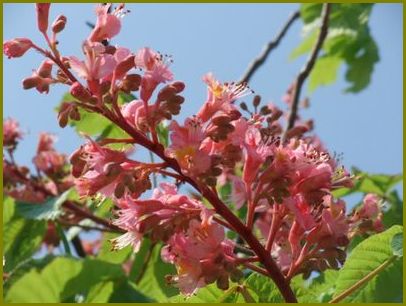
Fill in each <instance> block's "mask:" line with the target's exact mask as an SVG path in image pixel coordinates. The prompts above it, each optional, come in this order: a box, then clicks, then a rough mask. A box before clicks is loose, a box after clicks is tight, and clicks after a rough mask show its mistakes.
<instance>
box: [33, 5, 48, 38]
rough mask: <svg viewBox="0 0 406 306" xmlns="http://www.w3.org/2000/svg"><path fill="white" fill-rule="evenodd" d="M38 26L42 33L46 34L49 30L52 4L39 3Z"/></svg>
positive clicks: (37, 8)
mask: <svg viewBox="0 0 406 306" xmlns="http://www.w3.org/2000/svg"><path fill="white" fill-rule="evenodd" d="M35 6H36V11H37V24H38V29H39V30H40V32H42V33H45V32H46V31H47V30H48V15H49V8H50V6H51V3H37V4H36V5H35Z"/></svg>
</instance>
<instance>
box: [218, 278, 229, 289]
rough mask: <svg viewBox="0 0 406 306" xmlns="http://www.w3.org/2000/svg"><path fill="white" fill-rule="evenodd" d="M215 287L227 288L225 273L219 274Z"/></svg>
mask: <svg viewBox="0 0 406 306" xmlns="http://www.w3.org/2000/svg"><path fill="white" fill-rule="evenodd" d="M216 285H217V288H219V289H221V290H227V289H228V287H229V282H228V276H227V275H221V276H220V277H219V278H218V279H217V282H216Z"/></svg>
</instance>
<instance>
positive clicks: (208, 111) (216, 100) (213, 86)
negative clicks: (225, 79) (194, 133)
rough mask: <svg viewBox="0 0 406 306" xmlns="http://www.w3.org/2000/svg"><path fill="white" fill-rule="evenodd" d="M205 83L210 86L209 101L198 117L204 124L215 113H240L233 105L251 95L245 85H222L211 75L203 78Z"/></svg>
mask: <svg viewBox="0 0 406 306" xmlns="http://www.w3.org/2000/svg"><path fill="white" fill-rule="evenodd" d="M203 81H204V82H205V83H206V84H207V86H208V96H207V100H206V102H205V103H204V105H203V106H202V108H201V109H200V110H199V112H198V114H197V117H199V118H200V119H201V120H202V122H206V121H208V120H209V119H210V118H211V117H212V116H213V115H214V114H215V113H217V112H219V111H221V112H223V113H226V114H229V113H230V112H233V111H234V112H235V111H238V110H237V108H236V107H235V106H234V105H233V104H232V103H233V102H234V101H235V100H237V99H238V98H241V97H244V96H246V95H247V94H249V90H248V88H247V86H246V85H244V84H235V83H224V84H222V83H220V82H219V81H217V80H216V79H215V78H214V76H213V75H212V74H211V73H208V74H206V75H205V76H204V77H203Z"/></svg>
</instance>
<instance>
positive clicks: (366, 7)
mask: <svg viewBox="0 0 406 306" xmlns="http://www.w3.org/2000/svg"><path fill="white" fill-rule="evenodd" d="M372 6H373V4H364V3H363V4H342V3H337V4H332V7H331V10H332V12H331V17H330V21H329V33H328V36H327V39H326V41H325V43H324V46H323V52H324V53H323V54H322V56H321V57H320V59H319V60H318V61H317V63H316V65H315V67H314V69H313V71H312V72H311V74H310V78H309V91H310V92H313V91H314V90H315V89H316V88H317V87H319V86H321V85H329V84H331V83H333V82H334V81H335V80H336V78H337V74H338V72H339V68H340V67H341V65H342V64H345V65H346V66H347V69H346V72H345V78H346V81H347V82H348V83H349V87H347V88H346V89H345V91H346V92H351V93H357V92H359V91H361V90H363V89H365V88H366V87H367V86H368V84H369V83H370V80H371V75H372V72H373V69H374V66H375V64H376V63H377V62H378V61H379V53H378V47H377V45H376V43H375V41H374V39H373V37H372V36H371V33H370V32H371V31H370V29H369V25H368V22H369V17H370V15H371V11H372ZM321 7H322V4H310V3H306V4H302V5H301V8H300V16H301V18H302V20H303V22H304V27H303V32H304V36H305V38H304V40H303V42H302V43H301V44H300V45H299V46H298V47H297V48H296V49H295V50H293V52H292V54H291V56H290V57H291V58H292V59H294V58H297V57H298V56H300V55H303V54H305V53H308V52H310V50H311V49H312V47H313V45H314V43H315V41H316V38H317V32H318V31H319V23H320V18H319V17H320V12H321Z"/></svg>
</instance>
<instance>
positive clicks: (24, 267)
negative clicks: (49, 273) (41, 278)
mask: <svg viewBox="0 0 406 306" xmlns="http://www.w3.org/2000/svg"><path fill="white" fill-rule="evenodd" d="M53 259H54V256H53V255H47V256H45V257H42V258H39V259H34V258H30V259H28V260H26V261H23V262H21V263H20V264H18V265H17V266H16V267H15V268H14V269H13V270H12V271H10V273H9V275H8V277H7V278H6V279H5V280H4V283H3V292H4V296H5V295H6V294H7V291H8V290H9V289H10V287H11V286H12V285H13V284H14V283H15V282H16V281H17V280H19V279H20V278H21V277H22V276H23V275H25V274H26V273H28V272H29V271H31V270H32V269H34V270H36V271H37V272H38V271H40V270H41V269H43V268H44V267H45V266H46V265H47V264H48V263H50V262H51V261H52V260H53Z"/></svg>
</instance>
